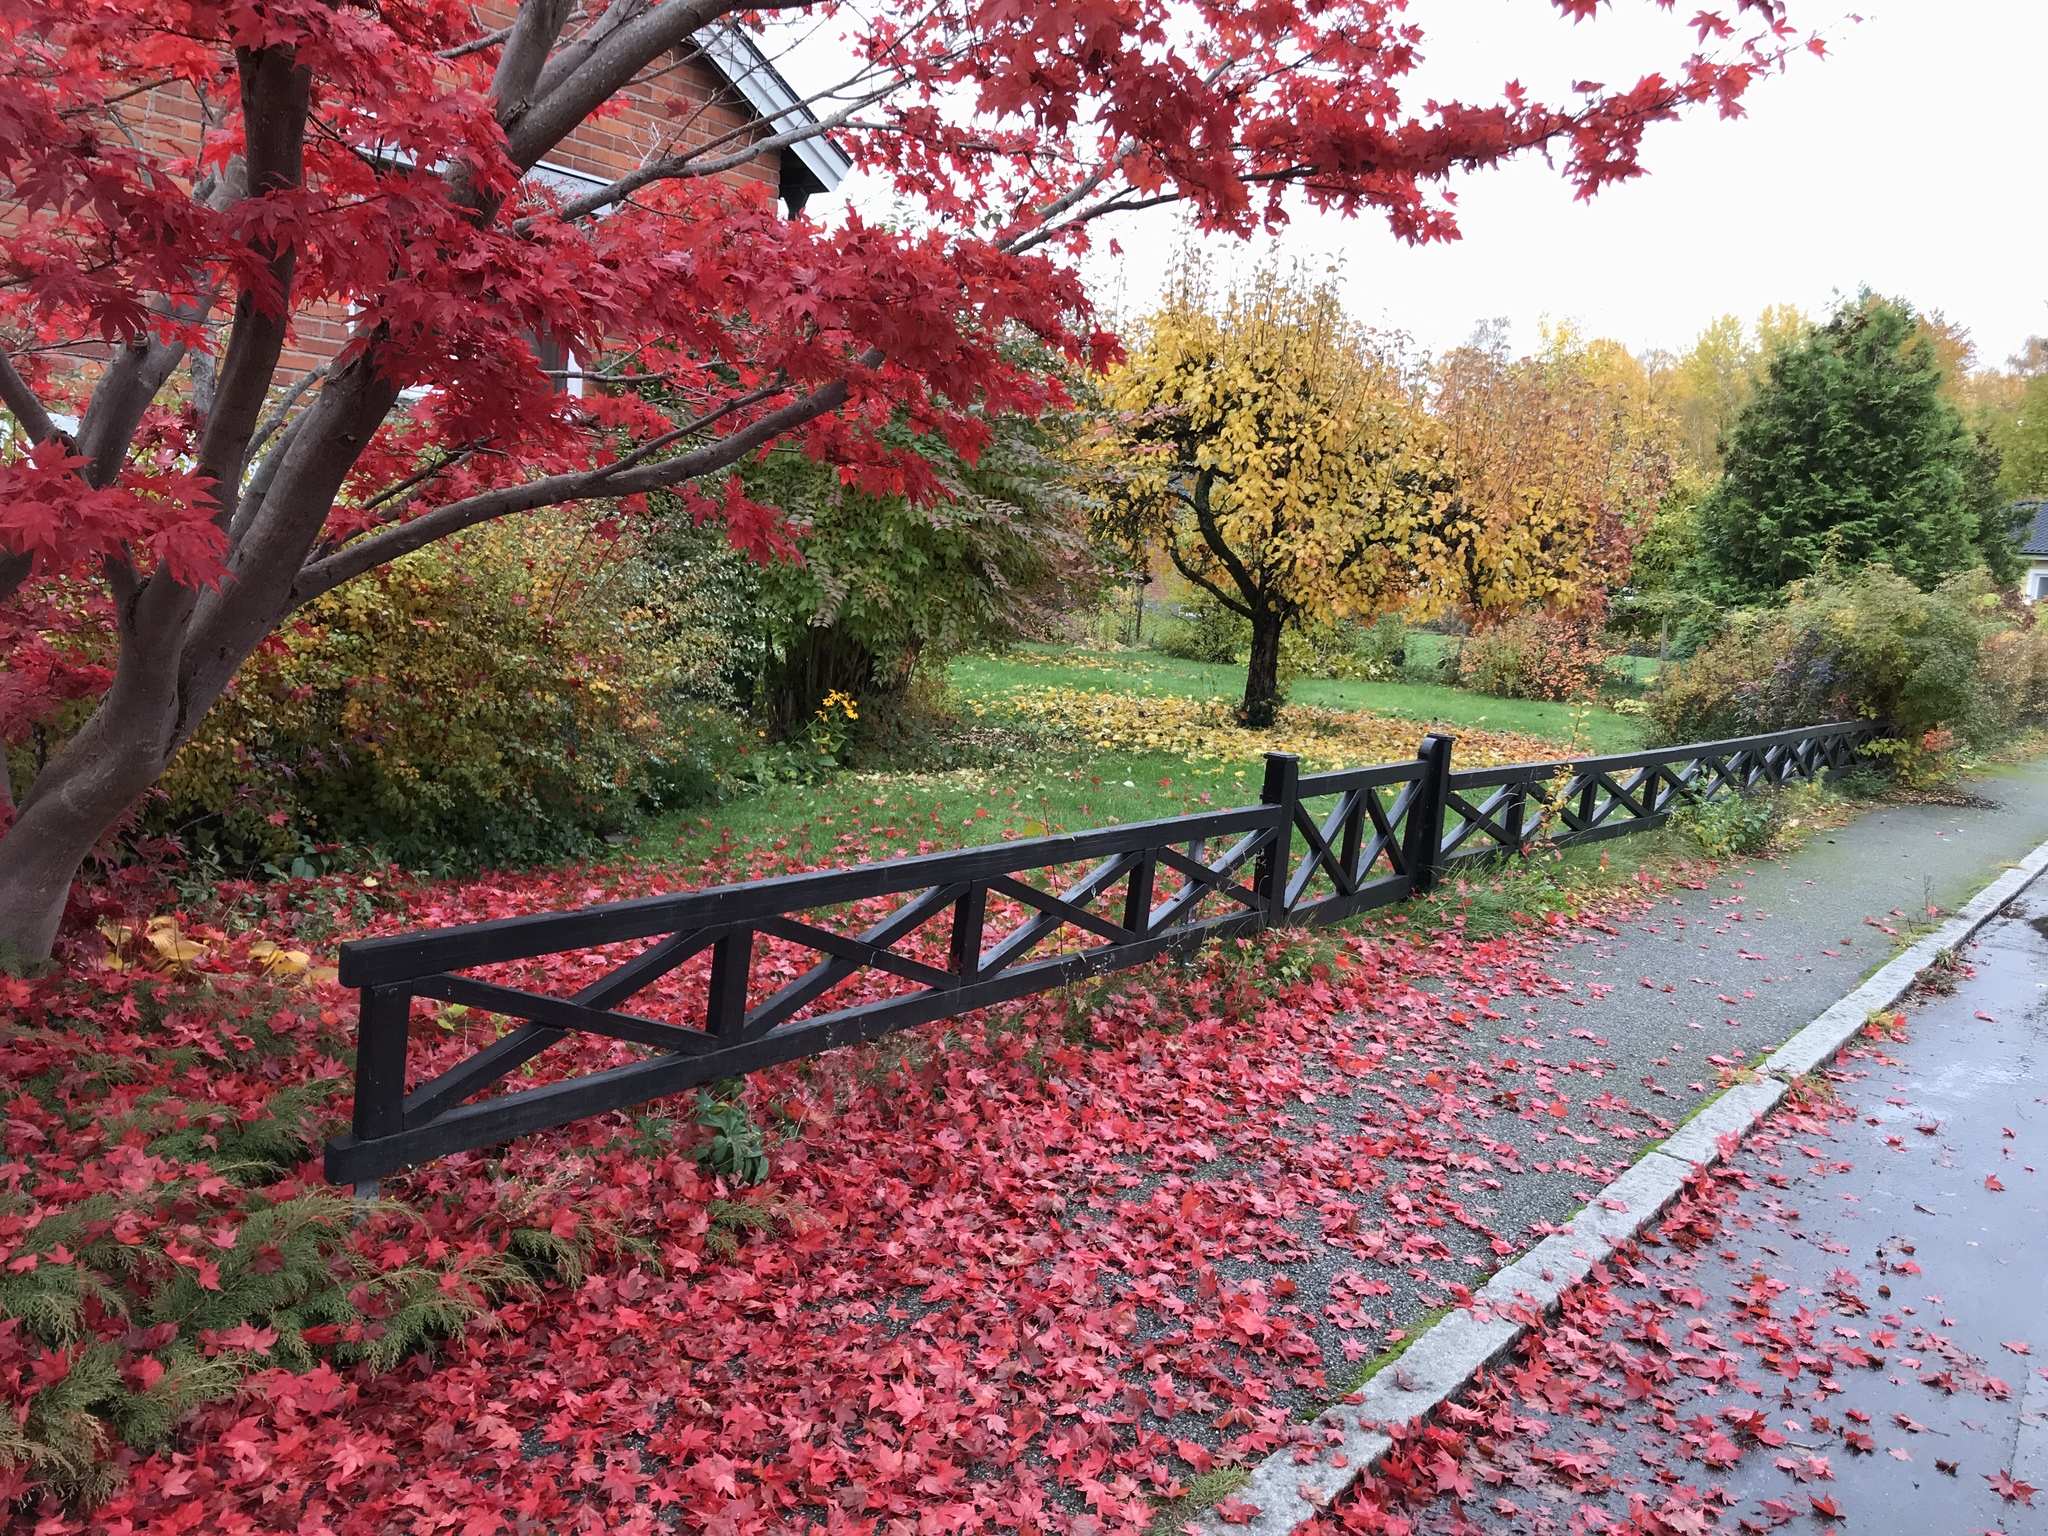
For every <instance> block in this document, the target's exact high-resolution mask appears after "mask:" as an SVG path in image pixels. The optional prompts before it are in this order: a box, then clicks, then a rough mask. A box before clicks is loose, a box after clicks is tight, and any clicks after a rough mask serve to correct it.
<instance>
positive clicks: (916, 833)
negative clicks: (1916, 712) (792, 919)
mask: <svg viewBox="0 0 2048 1536" xmlns="http://www.w3.org/2000/svg"><path fill="white" fill-rule="evenodd" d="M1259 772H1260V766H1259V765H1258V764H1256V763H1250V764H1245V765H1242V766H1234V767H1228V768H1223V769H1218V768H1217V767H1215V766H1214V765H1209V766H1207V767H1203V766H1201V765H1196V764H1190V763H1188V762H1186V761H1184V760H1182V759H1181V758H1178V757H1170V756H1166V755H1164V754H1156V753H1155V754H1148V755H1140V754H1131V753H1104V754H1102V755H1099V756H1091V757H1082V756H1078V755H1068V754H1062V755H1059V756H1048V757H1046V758H1044V759H1042V760H1039V761H1037V762H1032V763H1022V764H1013V765H1006V766H999V767H993V768H961V769H953V770H948V771H945V772H938V773H917V772H913V771H908V770H902V771H893V772H880V773H863V772H854V771H852V770H842V771H840V772H838V773H835V774H832V775H831V776H830V777H829V778H826V779H823V780H822V781H820V782H818V783H815V784H789V785H782V786H779V787H777V788H775V789H770V790H763V791H761V792H759V793H756V794H751V795H743V796H741V797H739V798H738V799H734V800H730V801H727V802H726V803H724V804H722V805H718V806H707V807H703V808H701V809H697V810H693V811H687V812H682V813H679V814H677V815H673V816H668V817H664V818H663V819H662V820H661V821H659V822H657V823H656V824H655V825H654V826H653V827H651V828H649V830H648V832H647V833H646V835H645V837H644V838H643V839H642V840H641V843H640V846H639V848H638V850H637V851H638V852H640V853H641V854H642V855H643V856H650V857H674V858H677V859H680V860H682V861H683V862H686V863H696V862H699V861H701V860H703V859H705V858H708V857H710V856H711V855H713V854H715V853H716V852H717V851H718V850H719V849H720V848H721V847H722V846H728V845H730V846H739V847H752V848H772V847H775V846H776V845H777V844H778V843H786V844H787V851H788V852H790V853H792V854H794V855H795V856H796V857H798V858H800V859H802V860H803V861H804V862H806V863H810V862H814V861H816V860H817V859H818V858H820V857H821V856H823V855H824V854H827V853H832V854H834V855H835V857H836V858H838V859H839V861H841V862H855V861H858V860H861V859H883V858H893V857H896V856H898V855H901V854H911V853H916V852H918V851H919V847H920V845H921V844H926V843H928V844H930V845H932V846H933V847H934V848H964V847H970V846H972V845H974V844H976V843H994V842H1001V841H1003V840H1004V839H1005V837H1006V836H1007V837H1037V836H1041V835H1043V834H1044V833H1047V832H1078V831H1081V830H1083V829H1085V828H1088V827H1104V826H1114V825H1118V824H1121V823H1124V822H1133V821H1150V820H1156V819H1157V818H1159V817H1163V816H1181V815H1185V814H1187V813H1188V812H1190V811H1196V810H1201V809H1202V808H1203V807H1204V805H1205V804H1206V805H1212V806H1231V805H1244V804H1247V803H1249V802H1251V801H1254V800H1256V799H1257V798H1258V793H1259V785H1258V775H1259ZM1205 795H1206V796H1207V797H1208V799H1207V800H1206V801H1205V800H1204V798H1203V797H1204V796H1205Z"/></svg>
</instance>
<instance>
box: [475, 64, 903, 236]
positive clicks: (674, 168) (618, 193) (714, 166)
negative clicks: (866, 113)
mask: <svg viewBox="0 0 2048 1536" xmlns="http://www.w3.org/2000/svg"><path fill="white" fill-rule="evenodd" d="M896 88H897V87H896V85H895V84H894V83H892V84H891V85H890V86H889V87H888V88H887V89H886V90H878V91H875V92H872V93H871V94H869V95H867V96H864V97H862V98H861V99H860V100H858V101H855V102H851V103H849V104H848V105H847V106H845V107H844V108H842V109H841V110H839V111H838V112H835V113H833V114H832V115H831V116H830V117H826V118H818V119H814V120H812V121H811V122H808V123H800V124H798V125H797V126H796V127H794V128H788V129H785V130H783V131H782V132H780V133H774V134H770V135H768V137H766V138H763V139H753V140H749V141H748V143H747V145H746V147H745V148H743V149H738V150H735V151H733V152H732V153H731V154H727V155H720V156H718V157H716V158H715V159H710V160H706V159H702V158H700V157H701V156H702V155H703V154H704V153H705V152H706V151H707V150H710V149H714V148H716V147H717V146H718V145H719V144H721V143H726V142H729V141H730V140H732V139H734V138H738V137H739V136H740V135H741V134H742V133H744V132H745V131H746V130H744V129H735V130H734V131H733V132H731V133H728V134H723V135H721V136H720V137H719V138H717V139H715V140H713V141H712V142H711V143H709V144H699V145H695V146H693V147H692V148H691V149H690V151H689V152H688V153H687V154H681V155H671V156H670V157H669V158H668V159H666V160H657V161H655V162H654V163H653V164H651V165H643V166H641V167H640V169H638V170H637V171H629V172H628V173H627V174H625V175H624V176H621V177H620V178H619V179H618V180H617V181H614V182H613V183H611V184H610V185H609V186H604V187H599V188H597V189H596V190H595V191H593V192H586V193H584V194H583V195H582V196H581V197H579V198H576V199H574V200H573V201H570V202H567V203H564V204H562V206H561V207H559V208H557V209H556V210H555V217H556V218H559V219H564V220H574V219H583V218H588V217H589V216H590V215H591V214H593V213H599V212H602V211H603V210H604V209H606V208H609V207H611V206H612V204H614V203H619V202H623V201H625V199H627V198H629V197H631V196H632V195H633V194H634V193H635V192H638V191H639V190H640V189H641V188H642V187H645V186H649V185H651V184H653V183H654V182H657V181H682V180H694V179H697V178H700V177H705V176H722V175H724V174H725V173H726V172H727V171H731V170H737V169H738V168H739V167H740V166H743V165H748V164H751V163H752V162H753V161H755V160H758V159H760V158H761V156H763V155H768V154H773V153H775V151H777V150H779V149H786V148H788V147H789V146H790V145H792V144H804V143H808V142H809V141H810V140H812V139H819V138H823V137H824V136H825V135H826V134H828V133H830V132H832V130H833V129H835V128H843V127H845V126H846V125H847V124H848V123H850V122H851V121H853V115H854V113H856V112H859V111H861V110H862V109H863V108H866V107H871V106H873V105H874V104H875V103H876V102H878V101H880V100H881V99H882V98H883V97H885V96H887V95H889V94H891V93H892V92H893V91H895V90H896ZM539 217H540V216H539V215H528V216H527V217H526V218H523V219H520V220H518V221H517V222H515V223H514V224H513V226H512V227H513V229H515V230H517V231H519V232H520V233H522V234H523V233H525V231H527V230H528V229H531V228H532V227H533V225H534V223H535V222H536V220H537V219H538V218H539Z"/></svg>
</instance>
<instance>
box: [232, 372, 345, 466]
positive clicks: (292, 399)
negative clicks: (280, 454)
mask: <svg viewBox="0 0 2048 1536" xmlns="http://www.w3.org/2000/svg"><path fill="white" fill-rule="evenodd" d="M331 366H332V364H329V363H322V364H321V365H320V366H319V367H318V368H309V369H307V370H306V371H305V372H304V373H302V374H300V375H299V377H298V380H297V381H296V382H295V383H293V384H292V385H291V387H290V388H288V389H287V390H285V392H284V398H283V399H282V400H280V401H278V402H277V409H276V410H274V411H272V412H271V413H270V415H269V417H268V419H267V420H265V421H264V423H263V425H262V426H260V427H258V428H257V429H256V435H255V436H254V437H252V438H250V439H249V452H251V453H258V452H260V451H261V450H262V448H263V445H264V444H265V443H267V442H269V441H270V440H271V438H273V437H275V436H276V435H277V434H278V433H279V432H281V431H282V430H284V424H285V422H286V421H287V420H288V419H289V418H290V416H291V413H292V407H293V406H295V405H297V404H298V403H299V401H300V400H302V399H304V398H305V394H306V391H307V390H309V389H311V388H312V387H313V386H314V385H315V384H317V383H319V382H320V380H322V379H324V378H326V377H327V370H328V369H329V368H330V367H331Z"/></svg>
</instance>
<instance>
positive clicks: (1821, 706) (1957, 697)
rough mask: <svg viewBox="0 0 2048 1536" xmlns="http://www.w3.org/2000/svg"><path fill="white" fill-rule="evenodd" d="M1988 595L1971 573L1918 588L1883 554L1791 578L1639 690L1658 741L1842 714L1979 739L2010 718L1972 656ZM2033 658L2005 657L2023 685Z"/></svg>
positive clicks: (1997, 623) (1895, 732) (1896, 728)
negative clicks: (1788, 592) (1783, 597)
mask: <svg viewBox="0 0 2048 1536" xmlns="http://www.w3.org/2000/svg"><path fill="white" fill-rule="evenodd" d="M1988 596H1990V594H1989V593H1988V592H1987V590H1986V584H1985V581H1984V578H1983V577H1982V576H1981V574H1978V573H1970V574H1968V575H1966V576H1964V577H1960V578H1955V579H1952V580H1951V581H1949V582H1946V583H1944V584H1943V585H1942V586H1941V587H1940V588H1938V589H1937V590H1935V591H1933V592H1921V591H1919V590H1918V589H1917V588H1915V587H1914V586H1913V584H1912V583H1911V582H1909V581H1907V580H1905V579H1904V578H1903V577H1900V576H1898V575H1896V574H1894V573H1893V572H1892V571H1890V570H1889V569H1887V568H1885V567H1883V566H1870V567H1866V568H1865V569H1863V570H1860V571H1857V572H1855V573H1853V574H1852V575H1849V576H1847V577H1842V576H1839V575H1836V574H1834V573H1832V572H1830V573H1827V574H1825V575H1823V576H1820V577H1816V578H1814V579H1812V580H1810V581H1805V582H1801V583H1798V584H1797V585H1796V586H1795V588H1794V590H1793V597H1792V601H1791V603H1790V604H1789V605H1788V606H1787V607H1785V608H1784V609H1782V610H1777V611H1774V612H1766V613H1760V614H1757V613H1752V614H1747V615H1742V616H1740V617H1739V618H1738V619H1737V620H1735V621H1734V622H1732V623H1731V624H1730V627H1729V630H1728V632H1727V633H1726V634H1724V635H1723V636H1722V637H1721V638H1720V639H1718V640H1716V641H1714V642H1713V643H1711V644H1710V645H1707V646H1706V647H1704V648H1703V649H1702V650H1700V651H1699V653H1698V654H1696V655H1695V656H1694V657H1693V658H1692V659H1691V660H1690V661H1687V662H1685V663H1683V664H1682V665H1680V666H1677V667H1672V668H1668V669H1667V670H1666V671H1665V673H1664V674H1663V676H1662V677H1661V678H1660V679H1659V681H1658V683H1657V685H1656V686H1655V687H1654V688H1652V689H1651V691H1650V694H1649V695H1648V699H1647V702H1648V704H1649V707H1650V719H1651V721H1652V722H1653V724H1654V726H1655V728H1656V732H1657V735H1658V736H1659V737H1660V738H1661V739H1663V740H1666V741H1688V740H1705V739H1710V738H1714V737H1724V736H1740V735H1749V734H1754V733H1759V732H1764V731H1775V730H1786V729H1790V728H1792V727H1794V726H1800V725H1809V724H1814V723H1818V722H1820V721H1824V720H1842V719H1862V720H1873V721H1877V722H1879V723H1881V724H1882V725H1883V726H1884V727H1885V728H1886V730H1887V732H1888V734H1890V735H1892V736H1894V737H1897V738H1899V739H1901V740H1906V741H1917V740H1920V739H1922V738H1925V737H1926V736H1927V733H1929V732H1931V731H1937V730H1941V729H1949V730H1953V731H1957V732H1960V733H1962V734H1964V735H1966V736H1970V737H1972V738H1974V739H1983V738H1984V737H1986V736H1988V735H1993V734H1996V733H1997V732H1998V731H1999V730H2000V729H2003V728H2005V726H2006V725H2008V724H2010V723H2011V722H2010V721H2009V720H2006V721H2001V719H2000V718H1999V717H2000V709H1999V708H1997V707H1994V701H1993V700H1992V699H1991V697H1990V694H1989V693H1988V691H1987V689H1986V686H1985V682H1984V679H1983V676H1982V673H1981V668H1980V663H1981V651H1982V647H1983V642H1984V640H1985V639H1986V637H1987V636H1988V635H1990V634H1993V633H1995V632H1996V631H1997V629H1999V628H2001V627H2004V625H2005V624H2006V623H2007V622H2008V621H2005V620H2001V619H2000V617H1999V616H1998V614H1997V612H1996V599H1995V597H1992V598H1991V601H1990V602H1989V603H1987V602H1986V601H1985V599H1986V598H1987V597H1988ZM2029 643H2030V644H2031V642H2029ZM2034 665H2035V662H2034V660H2033V658H2032V655H2031V653H2029V655H2028V657H2027V659H2026V660H2025V662H2024V665H2023V666H2022V665H2020V664H2017V663H2016V664H2015V665H2014V667H2013V669H2012V670H2013V671H2014V672H2015V673H2017V672H2019V671H2021V670H2024V672H2025V674H2026V677H2027V679H2028V683H2027V685H2026V690H2022V692H2023V693H2024V692H2026V691H2027V690H2031V689H2032V686H2033V685H2032V681H2031V679H2032V678H2033V676H2034V675H2035V674H2034V671H2033V668H2034ZM2029 707H2037V706H2029ZM1921 750H1922V749H1920V748H1912V749H1908V755H1910V754H1911V753H1913V752H1919V751H1921Z"/></svg>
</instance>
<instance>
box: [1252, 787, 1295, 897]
mask: <svg viewBox="0 0 2048 1536" xmlns="http://www.w3.org/2000/svg"><path fill="white" fill-rule="evenodd" d="M1259 800H1260V801H1261V803H1263V804H1265V805H1277V806H1279V807H1280V824H1279V825H1278V826H1277V827H1275V828H1274V829H1273V839H1272V841H1271V842H1269V843H1267V844H1266V846H1265V847H1263V848H1261V849H1260V850H1259V862H1258V878H1257V880H1256V882H1255V883H1254V885H1253V887H1252V888H1253V889H1254V890H1255V891H1257V893H1258V895H1259V900H1260V904H1261V905H1262V906H1263V907H1264V909H1265V914H1266V921H1267V922H1268V923H1277V922H1279V921H1280V920H1281V919H1283V918H1284V917H1285V916H1286V915H1287V880H1288V877H1289V876H1290V875H1291V874H1292V873H1293V872H1294V808H1295V806H1296V805H1297V804H1298V803H1299V802H1300V800H1301V759H1300V758H1298V757H1296V756H1295V755H1294V754H1293V753H1292V752H1268V753H1267V754H1266V782H1265V783H1264V785H1262V786H1261V787H1260V789H1259Z"/></svg>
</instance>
